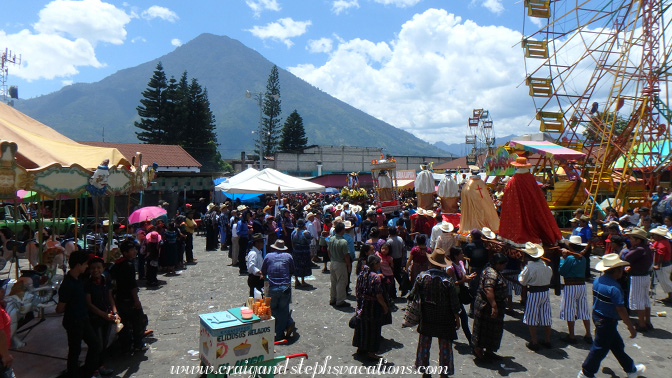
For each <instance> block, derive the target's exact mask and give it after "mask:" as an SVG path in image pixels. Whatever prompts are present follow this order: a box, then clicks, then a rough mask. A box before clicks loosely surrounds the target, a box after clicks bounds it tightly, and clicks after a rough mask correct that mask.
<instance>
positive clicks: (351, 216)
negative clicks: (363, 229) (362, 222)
mask: <svg viewBox="0 0 672 378" xmlns="http://www.w3.org/2000/svg"><path fill="white" fill-rule="evenodd" d="M343 220H347V221H350V222H351V223H352V224H355V223H357V215H355V212H354V211H352V210H348V212H346V211H345V210H344V211H343Z"/></svg>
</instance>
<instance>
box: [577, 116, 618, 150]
mask: <svg viewBox="0 0 672 378" xmlns="http://www.w3.org/2000/svg"><path fill="white" fill-rule="evenodd" d="M614 117H615V118H614ZM591 118H592V119H595V122H603V123H606V122H611V124H612V127H613V131H612V135H611V137H612V138H616V137H618V136H619V135H621V134H622V133H623V131H624V130H625V128H626V127H627V126H628V120H627V119H625V118H623V117H622V116H620V115H619V114H618V113H616V114H614V113H605V112H601V113H600V112H598V113H597V116H593V117H591ZM598 120H599V121H598ZM583 136H584V137H585V138H586V140H587V141H592V142H598V143H599V142H600V140H602V134H599V133H598V129H597V128H596V127H595V126H593V125H591V124H590V123H589V122H587V123H586V125H585V129H584V130H583Z"/></svg>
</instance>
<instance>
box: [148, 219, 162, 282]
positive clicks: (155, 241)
mask: <svg viewBox="0 0 672 378" xmlns="http://www.w3.org/2000/svg"><path fill="white" fill-rule="evenodd" d="M159 242H161V235H159V233H158V232H156V231H152V232H150V233H149V234H147V236H146V237H145V256H146V257H145V259H146V260H147V286H150V287H151V286H158V285H159V280H158V278H157V277H156V275H157V274H158V273H159Z"/></svg>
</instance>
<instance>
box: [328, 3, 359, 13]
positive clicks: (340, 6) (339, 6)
mask: <svg viewBox="0 0 672 378" xmlns="http://www.w3.org/2000/svg"><path fill="white" fill-rule="evenodd" d="M350 8H359V1H358V0H336V1H334V2H333V3H332V5H331V11H332V12H334V13H336V14H341V13H342V12H344V11H346V10H348V9H350Z"/></svg>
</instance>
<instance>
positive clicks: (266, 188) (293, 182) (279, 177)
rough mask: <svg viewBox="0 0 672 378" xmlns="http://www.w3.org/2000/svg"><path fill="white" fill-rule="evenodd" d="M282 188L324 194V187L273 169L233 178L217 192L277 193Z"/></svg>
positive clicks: (246, 172) (238, 175)
mask: <svg viewBox="0 0 672 378" xmlns="http://www.w3.org/2000/svg"><path fill="white" fill-rule="evenodd" d="M278 188H280V190H281V191H283V192H290V193H294V192H324V186H322V185H318V184H315V183H312V182H310V181H306V180H302V179H300V178H297V177H292V176H290V175H286V174H284V173H281V172H278V171H276V170H275V169H272V168H266V169H264V170H262V171H257V170H256V169H254V168H248V169H247V170H245V171H243V172H241V173H239V174H237V175H235V176H233V177H231V178H230V179H229V181H228V182H224V183H221V184H219V185H217V186H216V187H215V190H217V191H222V192H226V193H276V192H277V191H278Z"/></svg>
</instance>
